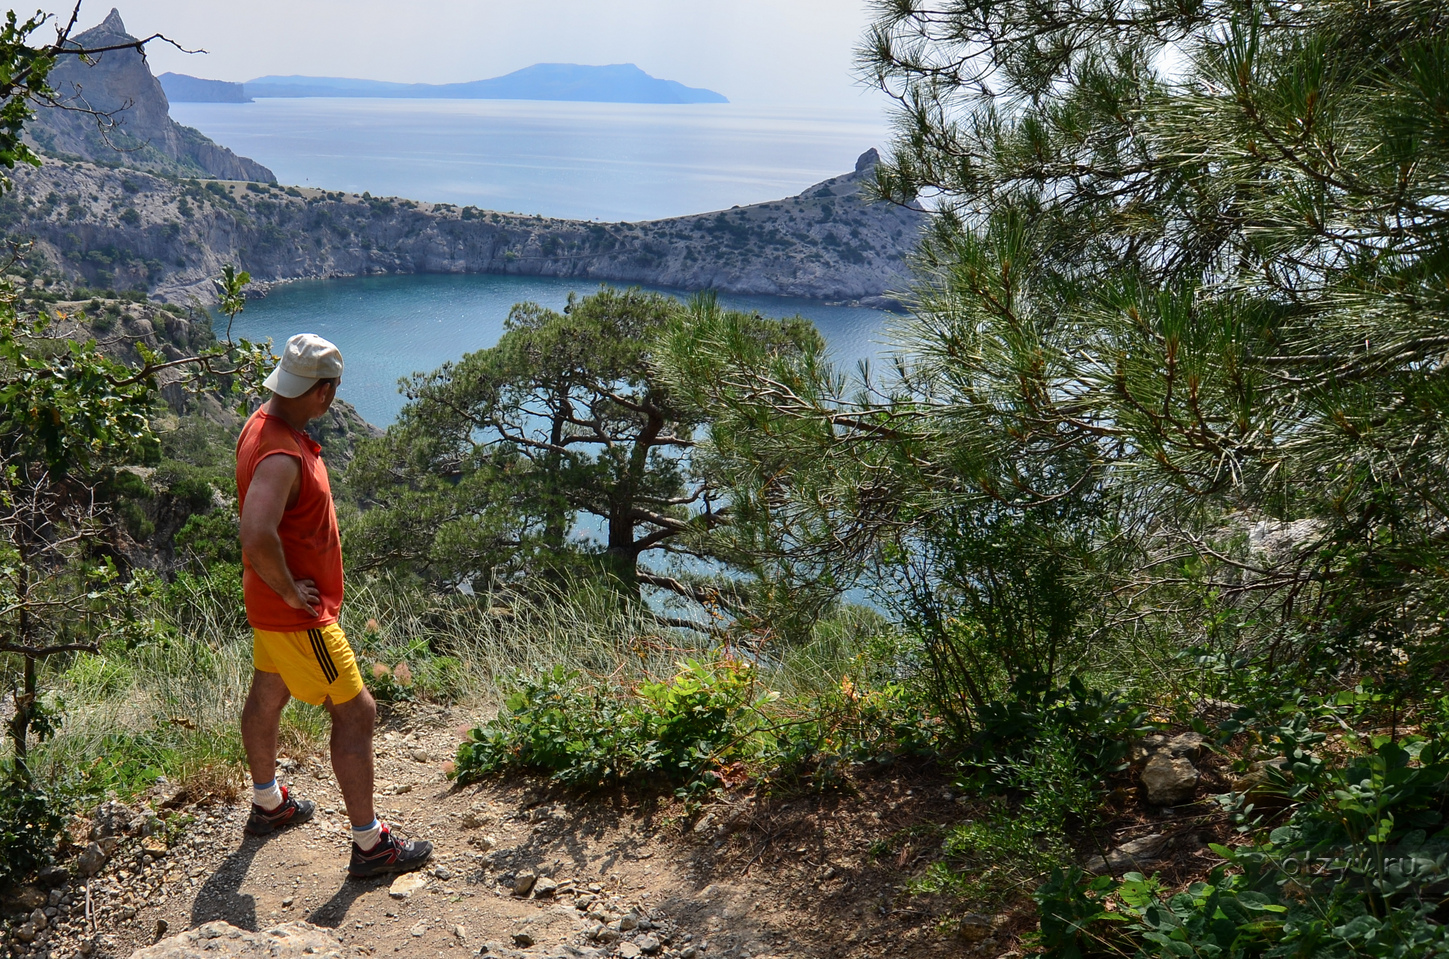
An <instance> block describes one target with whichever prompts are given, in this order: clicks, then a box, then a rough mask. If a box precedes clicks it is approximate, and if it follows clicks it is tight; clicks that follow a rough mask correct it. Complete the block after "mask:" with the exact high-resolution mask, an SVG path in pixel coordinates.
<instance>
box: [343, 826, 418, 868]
mask: <svg viewBox="0 0 1449 959" xmlns="http://www.w3.org/2000/svg"><path fill="white" fill-rule="evenodd" d="M432 854H433V844H432V843H430V842H428V841H426V840H423V839H415V840H410V839H399V838H398V837H396V836H394V835H393V834H392V830H390V829H388V827H387V826H386V825H384V826H383V827H382V837H381V838H380V839H378V841H377V845H376V846H373V847H372V848H371V849H370V850H368V851H367V852H363V851H362V850H361V849H360V848H359V847H358V845H357V843H353V844H352V861H351V862H350V863H348V864H347V874H348V875H349V876H351V877H353V878H354V879H366V878H367V877H368V876H383V875H386V874H388V873H392V872H412V871H413V870H414V869H421V868H423V864H424V863H426V862H427V861H428V858H429V857H430V856H432Z"/></svg>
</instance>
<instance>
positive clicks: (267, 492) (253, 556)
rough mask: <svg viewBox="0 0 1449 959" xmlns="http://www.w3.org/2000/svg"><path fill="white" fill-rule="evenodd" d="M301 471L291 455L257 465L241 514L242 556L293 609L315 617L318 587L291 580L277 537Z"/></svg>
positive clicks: (268, 458) (279, 538)
mask: <svg viewBox="0 0 1449 959" xmlns="http://www.w3.org/2000/svg"><path fill="white" fill-rule="evenodd" d="M301 476H302V471H301V467H300V466H298V464H297V461H296V460H295V459H293V458H292V457H290V456H280V455H278V456H268V457H266V458H265V459H263V460H262V461H261V462H260V463H258V464H257V468H256V470H255V471H254V472H253V473H252V481H251V485H250V486H248V487H247V501H246V506H245V507H243V508H242V514H241V544H242V553H243V554H244V555H245V556H246V558H247V562H249V563H251V564H252V569H253V570H254V571H255V572H256V574H257V575H258V576H260V577H261V578H262V582H264V583H266V584H267V585H268V586H270V587H271V588H272V589H274V590H275V591H276V593H277V595H278V596H280V597H282V601H283V602H285V603H286V604H287V605H288V606H290V607H292V608H293V609H305V610H306V611H307V612H308V613H311V614H312V615H313V616H316V615H317V610H316V608H315V607H314V606H313V605H312V604H313V603H315V602H317V601H318V599H319V598H320V597H319V595H318V593H317V584H316V583H314V582H313V581H312V580H310V579H293V578H292V571H291V570H289V569H288V568H287V556H286V554H285V553H284V552H282V538H281V536H279V535H277V527H278V526H280V525H281V522H282V514H283V513H284V512H286V509H287V505H288V502H289V501H290V500H291V499H292V497H293V495H294V494H295V492H296V490H297V489H298V487H299V481H300V480H301Z"/></svg>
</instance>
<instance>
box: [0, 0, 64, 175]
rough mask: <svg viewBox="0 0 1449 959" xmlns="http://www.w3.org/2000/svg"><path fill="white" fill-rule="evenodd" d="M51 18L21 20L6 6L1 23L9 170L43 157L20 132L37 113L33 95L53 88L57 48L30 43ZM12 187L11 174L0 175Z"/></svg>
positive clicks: (0, 130) (3, 136) (3, 147)
mask: <svg viewBox="0 0 1449 959" xmlns="http://www.w3.org/2000/svg"><path fill="white" fill-rule="evenodd" d="M49 19H50V16H49V15H48V14H43V13H36V15H35V16H33V17H31V18H29V19H28V20H23V21H22V20H20V19H19V18H18V17H17V16H16V14H15V11H14V10H7V11H6V12H5V25H4V26H3V27H0V66H3V77H4V79H3V81H0V98H3V100H4V103H3V105H0V165H3V166H4V167H5V169H7V170H13V169H14V168H15V164H17V163H28V164H30V165H31V166H39V165H40V158H39V157H37V156H36V155H35V154H34V152H32V151H31V149H30V147H28V146H27V145H26V144H25V141H24V140H22V139H21V137H20V132H21V129H22V128H23V127H24V125H25V122H26V121H27V120H29V119H30V118H31V117H32V116H33V115H34V114H33V113H32V112H31V109H30V99H31V98H32V97H35V98H43V97H45V96H46V95H48V94H50V93H51V92H52V91H51V90H50V87H49V86H48V85H47V84H46V82H45V78H46V77H47V76H48V75H49V73H50V70H51V68H52V67H54V66H55V58H56V54H57V52H58V51H57V50H56V49H55V48H54V47H37V46H32V45H31V43H30V36H31V34H33V33H34V32H35V31H36V30H38V29H40V27H41V26H42V25H43V24H44V23H45V22H46V21H47V20H49ZM9 188H10V180H9V178H8V177H4V178H0V189H5V190H8V189H9Z"/></svg>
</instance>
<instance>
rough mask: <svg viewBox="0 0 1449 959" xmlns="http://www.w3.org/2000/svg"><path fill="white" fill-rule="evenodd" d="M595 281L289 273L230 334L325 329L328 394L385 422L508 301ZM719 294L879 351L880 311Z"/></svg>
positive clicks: (860, 352)
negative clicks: (335, 354)
mask: <svg viewBox="0 0 1449 959" xmlns="http://www.w3.org/2000/svg"><path fill="white" fill-rule="evenodd" d="M598 287H599V284H597V283H593V282H590V281H583V282H580V281H578V280H566V279H558V278H555V277H528V276H493V275H488V274H470V275H429V274H422V275H411V274H410V275H402V276H363V277H348V278H344V279H333V280H299V281H296V282H293V283H284V284H281V285H279V286H276V287H273V289H272V291H271V292H270V293H269V294H268V295H267V296H265V297H263V298H260V299H255V300H248V301H247V305H246V308H245V310H244V311H243V312H242V313H241V314H240V315H238V316H237V318H236V322H235V324H234V325H233V327H232V330H231V335H232V338H233V339H240V338H245V339H248V340H251V341H253V342H260V341H262V340H264V339H268V338H270V339H271V340H272V343H273V345H274V350H275V351H276V352H280V350H281V344H282V343H284V342H286V340H287V337H289V336H291V335H292V334H294V333H317V334H320V335H321V336H325V337H326V338H327V339H329V340H331V341H332V342H334V343H336V344H337V346H338V348H339V349H340V350H341V351H342V357H343V362H344V364H345V369H344V371H343V376H342V386H341V388H340V389H339V390H338V395H339V396H340V397H341V398H342V399H344V400H347V401H348V402H349V403H351V404H352V405H353V406H355V407H357V411H358V413H360V414H361V415H362V417H363V419H365V420H367V421H368V422H369V423H373V424H376V425H378V426H384V427H385V426H387V425H388V424H390V423H392V422H393V421H394V420H395V419H396V418H397V415H398V412H399V411H400V410H401V409H402V407H403V403H404V398H403V396H402V394H401V393H400V392H399V385H398V381H399V380H400V379H402V378H404V377H407V376H409V375H410V374H412V373H415V372H428V371H430V370H434V369H436V368H437V367H439V366H441V365H442V364H443V363H445V362H447V361H449V360H456V359H458V358H460V357H461V356H463V354H465V353H470V352H472V351H474V350H480V349H485V348H487V347H490V346H492V345H494V344H495V343H497V342H498V338H499V337H500V336H502V334H503V324H504V321H505V320H506V319H507V317H508V313H509V310H511V309H512V307H513V305H514V304H515V303H523V302H532V303H538V304H539V305H541V306H545V307H548V308H549V309H554V310H561V309H563V307H564V306H565V305H566V304H567V303H568V297H569V294H570V293H575V292H576V293H578V294H579V295H581V296H582V295H587V294H589V293H592V292H593V291H595V290H597V289H598ZM660 292H663V293H669V294H673V295H676V296H680V297H687V296H688V295H689V294H688V293H687V292H684V291H679V290H660ZM719 299H720V303H721V305H723V306H725V307H727V308H729V309H737V310H746V311H751V312H758V313H760V314H761V315H764V316H770V317H787V316H803V317H805V318H806V319H809V320H811V321H812V322H814V323H815V325H816V327H817V328H819V330H820V331H821V334H822V335H823V336H824V338H825V341H826V344H827V348H828V350H829V352H830V356H831V359H832V360H833V361H834V362H835V363H836V364H837V366H838V367H839V368H840V369H841V370H842V371H843V372H845V373H859V372H861V365H862V364H863V363H864V364H866V365H867V366H869V365H870V364H872V363H874V364H878V363H879V362H880V357H881V356H882V354H883V352H884V351H886V349H887V346H886V332H887V330H888V328H889V326H890V324H891V320H892V318H893V317H892V315H891V314H889V313H884V312H882V311H880V310H870V309H864V308H861V307H849V306H832V305H829V304H825V303H820V302H818V301H816V300H797V299H790V298H788V297H779V296H734V295H729V294H722V295H720V297H719ZM213 322H214V323H215V324H217V334H218V335H224V334H225V332H226V329H225V325H224V324H225V323H226V317H224V316H219V317H215V318H214V319H213Z"/></svg>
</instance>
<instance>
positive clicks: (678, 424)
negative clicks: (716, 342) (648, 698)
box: [345, 288, 803, 605]
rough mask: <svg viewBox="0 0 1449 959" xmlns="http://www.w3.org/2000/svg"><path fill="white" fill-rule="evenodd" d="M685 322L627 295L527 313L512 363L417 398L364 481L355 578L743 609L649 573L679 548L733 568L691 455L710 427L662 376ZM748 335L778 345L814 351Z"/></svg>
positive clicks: (459, 376) (703, 586)
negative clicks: (643, 589)
mask: <svg viewBox="0 0 1449 959" xmlns="http://www.w3.org/2000/svg"><path fill="white" fill-rule="evenodd" d="M677 309H678V304H677V303H676V301H674V300H673V299H671V298H669V297H667V296H663V295H660V294H655V293H645V292H642V291H640V290H628V291H618V290H613V289H609V288H605V289H601V290H600V291H599V292H597V293H595V294H593V295H592V296H588V297H585V298H583V299H580V300H571V301H570V304H569V306H568V307H567V308H566V309H565V310H564V311H563V312H561V313H559V312H554V311H552V310H546V309H543V308H541V307H539V306H537V305H535V304H529V303H523V304H518V305H517V306H515V307H514V308H513V311H512V312H511V313H510V315H509V318H508V321H507V325H506V328H505V331H504V334H503V336H502V338H501V339H500V340H499V342H498V344H497V345H496V346H494V347H492V348H490V349H486V350H480V351H478V352H476V353H470V354H468V355H467V356H465V357H463V358H462V359H461V360H459V361H457V362H456V363H448V364H445V365H444V366H443V367H441V368H440V369H438V370H436V371H434V372H432V373H428V374H418V375H415V376H413V377H412V378H411V379H410V380H408V381H405V382H404V383H403V390H404V393H405V394H406V396H407V398H408V404H407V406H405V407H404V408H403V411H402V413H401V414H400V415H399V417H398V421H397V423H395V424H394V425H393V426H392V427H390V428H389V430H388V432H387V435H386V436H385V437H384V438H382V439H380V440H378V441H376V442H368V443H363V444H362V445H361V447H360V449H359V452H358V456H357V459H356V460H355V461H354V463H353V464H352V466H351V467H350V469H349V472H348V482H349V483H350V484H351V485H352V486H353V488H354V489H356V490H357V491H358V492H359V493H360V494H361V495H362V496H363V497H365V498H366V499H367V500H368V501H369V503H370V506H371V508H370V509H368V510H366V511H364V512H363V513H362V514H361V515H360V516H358V517H357V518H356V519H355V521H354V522H353V523H351V524H349V527H348V529H347V530H346V531H345V532H346V535H347V537H348V539H347V547H348V553H349V555H350V556H351V557H352V562H353V563H354V565H356V566H357V567H359V568H361V569H393V570H405V571H408V572H411V573H413V574H415V575H418V576H420V577H422V578H424V579H425V580H426V581H428V582H430V583H433V584H456V583H471V584H472V585H473V587H474V588H475V589H477V590H480V591H482V590H485V589H491V588H493V587H494V586H495V585H497V586H507V585H518V586H524V585H526V584H528V583H530V582H532V581H536V580H539V579H542V580H544V581H546V582H550V583H560V582H563V581H565V580H569V579H573V580H587V581H593V582H601V583H605V584H608V585H609V586H610V587H611V588H614V589H617V590H618V591H619V592H620V593H621V594H623V595H626V596H628V595H631V594H636V593H637V592H638V591H639V589H640V586H641V584H643V585H646V586H656V587H662V588H665V589H671V590H674V591H675V592H676V593H679V594H681V595H682V596H683V597H684V598H686V599H694V600H701V599H710V600H712V601H713V602H715V603H716V604H717V605H718V604H721V603H726V602H728V601H729V599H730V597H731V596H732V595H733V593H734V589H733V586H732V585H731V584H728V583H721V582H718V581H714V582H701V583H691V582H685V583H681V582H680V581H678V580H677V579H675V578H674V577H667V576H661V575H658V574H656V573H655V572H654V571H653V570H651V569H650V568H649V567H648V566H647V565H641V562H642V561H643V560H645V559H647V558H649V557H653V556H659V555H667V554H668V552H669V551H672V550H676V549H688V550H690V551H691V552H694V553H696V554H699V555H704V556H706V557H715V558H721V557H720V556H719V555H718V553H717V552H716V551H714V550H712V549H711V548H710V546H709V544H708V539H707V534H708V533H709V532H710V530H711V529H713V528H714V527H715V526H717V525H718V524H720V523H721V522H723V521H724V519H725V518H726V517H725V513H724V512H723V511H722V510H721V508H720V504H719V503H718V502H717V501H716V498H715V494H714V492H713V481H712V480H711V478H710V477H709V475H708V474H707V473H706V472H705V471H704V470H703V469H702V468H701V465H700V464H698V463H696V462H695V461H694V460H693V458H692V456H691V449H692V447H693V438H692V437H693V433H694V430H695V429H696V427H697V426H698V425H699V424H700V423H701V422H702V421H703V420H704V418H705V413H704V411H703V410H702V409H701V408H699V407H697V406H695V405H693V404H692V403H690V402H689V401H688V398H687V397H684V396H679V395H676V394H675V393H674V392H672V391H671V390H670V389H668V388H667V387H666V386H665V385H664V384H663V383H662V382H661V381H660V380H659V378H658V377H657V376H656V375H655V372H654V369H653V365H652V355H653V353H654V351H655V349H656V344H657V342H658V340H659V338H660V337H661V336H662V335H663V333H664V331H665V329H666V327H667V325H668V324H669V322H670V320H671V318H672V316H673V315H674V313H675V312H676V311H677ZM747 319H748V322H749V323H750V324H751V325H752V328H753V329H755V330H756V331H757V333H756V335H758V336H760V337H773V338H775V339H777V340H780V341H782V342H788V341H789V340H790V339H791V338H792V337H795V336H797V335H803V334H802V332H801V331H803V327H802V326H801V325H800V324H798V323H796V324H780V323H775V322H772V321H767V320H763V319H760V318H758V317H753V318H747Z"/></svg>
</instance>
